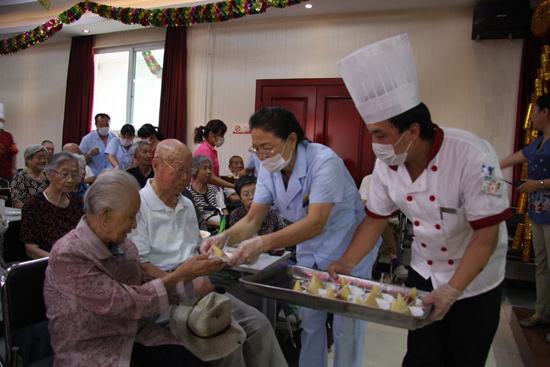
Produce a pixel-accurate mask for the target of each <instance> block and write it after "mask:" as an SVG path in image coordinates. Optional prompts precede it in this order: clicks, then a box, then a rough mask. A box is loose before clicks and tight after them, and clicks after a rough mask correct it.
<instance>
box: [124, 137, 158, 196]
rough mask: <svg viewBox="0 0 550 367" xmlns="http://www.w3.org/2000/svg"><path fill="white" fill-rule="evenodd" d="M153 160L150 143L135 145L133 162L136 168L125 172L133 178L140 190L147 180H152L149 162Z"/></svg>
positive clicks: (152, 174)
mask: <svg viewBox="0 0 550 367" xmlns="http://www.w3.org/2000/svg"><path fill="white" fill-rule="evenodd" d="M152 159H153V148H152V147H151V143H149V142H148V141H147V140H141V141H138V142H137V143H136V144H135V155H134V161H135V162H136V163H137V166H135V167H132V168H129V169H127V170H126V172H128V173H129V174H131V175H132V176H134V177H135V178H136V180H137V182H138V183H139V186H141V187H142V188H143V187H144V186H145V184H146V183H147V180H148V179H150V178H153V176H154V175H155V174H154V173H153V167H152V166H151V164H152V163H151V160H152Z"/></svg>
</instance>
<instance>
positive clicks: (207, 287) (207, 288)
mask: <svg viewBox="0 0 550 367" xmlns="http://www.w3.org/2000/svg"><path fill="white" fill-rule="evenodd" d="M193 290H194V292H195V294H197V295H198V296H199V297H202V296H206V295H207V294H208V293H210V292H214V290H215V287H214V284H212V283H211V282H210V280H209V279H208V277H198V278H195V279H193Z"/></svg>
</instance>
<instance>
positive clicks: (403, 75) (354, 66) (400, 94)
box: [338, 33, 420, 124]
mask: <svg viewBox="0 0 550 367" xmlns="http://www.w3.org/2000/svg"><path fill="white" fill-rule="evenodd" d="M338 66H339V68H340V73H341V74H342V78H343V79H344V82H345V83H346V87H347V88H348V91H349V93H350V94H351V98H353V102H354V103H355V107H356V108H357V110H358V111H359V113H360V114H361V117H362V118H363V120H364V121H365V123H367V124H369V123H375V122H380V121H383V120H387V119H389V118H390V117H394V116H397V115H399V114H400V113H402V112H405V111H407V110H410V109H411V108H413V107H415V106H416V105H418V104H419V103H420V95H419V93H418V81H417V78H416V65H415V62H414V55H413V52H412V47H411V44H410V42H409V36H408V35H407V34H406V33H404V34H400V35H398V36H394V37H390V38H386V39H384V40H382V41H378V42H375V43H372V44H370V45H367V46H365V47H363V48H361V49H359V50H357V51H355V52H353V53H352V54H350V55H348V56H346V57H345V58H344V59H342V60H341V61H340V62H339V63H338Z"/></svg>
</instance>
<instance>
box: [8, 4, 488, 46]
mask: <svg viewBox="0 0 550 367" xmlns="http://www.w3.org/2000/svg"><path fill="white" fill-rule="evenodd" d="M96 1H97V2H98V3H104V4H109V5H113V6H132V7H143V8H151V7H179V6H192V5H196V4H199V3H208V2H214V1H212V0H202V1H197V0H180V1H177V0H154V1H152V0H137V1H129V0H104V1H101V0H96ZM479 1H480V0H310V1H309V2H308V3H310V4H312V5H313V8H312V9H306V8H305V7H304V5H305V4H298V5H293V6H291V7H288V8H284V9H269V10H268V12H267V14H265V15H258V16H256V17H259V16H265V17H289V16H307V15H308V14H312V15H313V14H336V13H361V12H373V11H384V10H398V9H418V8H433V7H457V6H473V5H474V4H475V3H477V2H479ZM77 2H78V0H52V1H51V7H50V9H49V10H47V9H44V8H43V7H41V6H40V5H39V4H38V3H37V2H36V1H35V0H0V35H4V36H2V37H0V38H4V37H7V36H9V35H10V34H13V33H18V32H22V31H25V30H28V29H31V28H34V27H36V26H37V25H39V24H41V23H43V22H45V21H47V20H49V19H52V18H55V17H56V16H57V14H59V13H60V12H62V11H64V10H66V9H68V8H70V7H71V6H72V5H74V4H75V3H77ZM252 18H253V17H252ZM246 19H249V17H245V18H244V19H241V20H240V21H246ZM139 28H142V27H141V26H139V25H136V26H128V25H124V24H122V23H120V22H116V21H112V20H106V19H103V18H101V17H99V16H97V15H95V14H91V13H86V14H85V15H84V16H83V17H82V18H81V19H80V20H79V21H78V22H75V23H73V24H71V25H64V27H63V30H62V31H61V32H60V34H61V35H63V36H65V37H73V36H78V35H84V33H83V32H82V31H83V30H84V29H88V30H90V33H89V34H101V33H110V32H119V31H126V30H132V29H139Z"/></svg>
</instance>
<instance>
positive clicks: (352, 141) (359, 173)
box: [256, 78, 374, 185]
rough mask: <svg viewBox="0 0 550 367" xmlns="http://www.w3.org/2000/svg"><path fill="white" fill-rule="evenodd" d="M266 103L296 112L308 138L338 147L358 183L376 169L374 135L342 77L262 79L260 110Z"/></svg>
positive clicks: (258, 94)
mask: <svg viewBox="0 0 550 367" xmlns="http://www.w3.org/2000/svg"><path fill="white" fill-rule="evenodd" d="M263 106H281V107H285V108H288V109H289V110H290V111H292V112H293V113H294V114H295V116H296V119H297V120H298V121H299V122H300V125H302V127H303V128H304V132H305V134H306V137H307V138H308V139H309V140H311V141H314V142H317V143H321V144H324V145H326V146H329V147H330V148H331V149H332V150H334V151H335V152H336V154H338V156H340V158H342V160H343V161H344V163H345V165H346V167H347V169H348V170H349V172H350V174H351V176H352V177H353V179H354V180H355V182H356V184H357V185H359V184H360V183H361V180H362V179H363V177H364V176H365V175H367V174H370V173H371V172H372V170H373V168H374V154H373V152H372V148H371V137H370V134H368V131H367V128H366V125H365V123H364V122H363V120H362V119H361V117H360V115H359V113H358V112H357V110H356V109H355V106H354V104H353V101H352V99H351V97H350V95H349V93H348V91H347V89H346V87H345V85H344V82H343V81H342V79H339V78H330V79H279V80H258V81H257V82H256V111H257V110H259V109H260V108H261V107H263Z"/></svg>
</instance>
